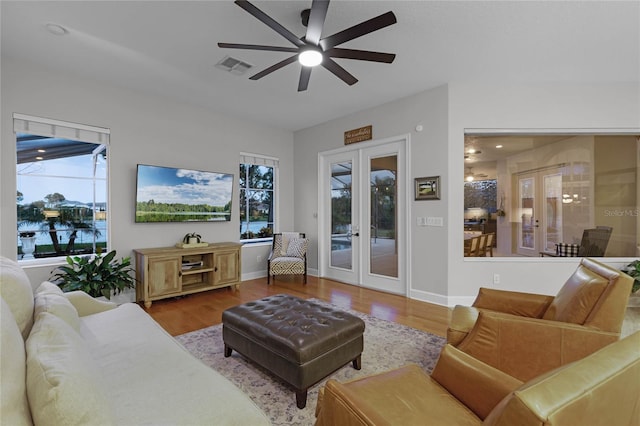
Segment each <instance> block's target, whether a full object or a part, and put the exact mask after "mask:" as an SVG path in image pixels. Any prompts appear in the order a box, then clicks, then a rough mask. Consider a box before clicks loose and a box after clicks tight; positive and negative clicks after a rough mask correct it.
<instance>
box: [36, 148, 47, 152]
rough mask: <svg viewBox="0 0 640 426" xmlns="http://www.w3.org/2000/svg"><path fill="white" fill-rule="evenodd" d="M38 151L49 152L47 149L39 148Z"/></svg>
mask: <svg viewBox="0 0 640 426" xmlns="http://www.w3.org/2000/svg"><path fill="white" fill-rule="evenodd" d="M38 152H47V150H46V149H39V150H38Z"/></svg>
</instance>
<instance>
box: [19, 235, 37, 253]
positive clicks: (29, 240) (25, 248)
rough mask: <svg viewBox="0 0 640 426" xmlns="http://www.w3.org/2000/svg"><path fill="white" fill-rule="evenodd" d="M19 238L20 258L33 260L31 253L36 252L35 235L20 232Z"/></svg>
mask: <svg viewBox="0 0 640 426" xmlns="http://www.w3.org/2000/svg"><path fill="white" fill-rule="evenodd" d="M19 236H20V243H21V245H22V258H23V259H33V258H34V257H33V252H34V251H35V250H36V233H35V232H33V231H21V232H20V234H19Z"/></svg>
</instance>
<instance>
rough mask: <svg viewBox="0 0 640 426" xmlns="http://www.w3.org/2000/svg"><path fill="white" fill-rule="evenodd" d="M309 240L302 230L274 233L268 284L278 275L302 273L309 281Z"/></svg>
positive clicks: (268, 261) (268, 264)
mask: <svg viewBox="0 0 640 426" xmlns="http://www.w3.org/2000/svg"><path fill="white" fill-rule="evenodd" d="M308 245H309V240H308V239H307V238H305V234H303V233H301V232H282V233H279V234H273V245H272V247H271V253H269V258H268V259H267V284H270V283H271V277H272V276H273V279H274V280H275V276H276V275H302V276H303V280H304V283H305V284H306V283H307V246H308Z"/></svg>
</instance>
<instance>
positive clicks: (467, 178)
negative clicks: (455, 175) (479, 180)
mask: <svg viewBox="0 0 640 426" xmlns="http://www.w3.org/2000/svg"><path fill="white" fill-rule="evenodd" d="M464 180H466V181H467V182H473V175H467V177H466V178H464Z"/></svg>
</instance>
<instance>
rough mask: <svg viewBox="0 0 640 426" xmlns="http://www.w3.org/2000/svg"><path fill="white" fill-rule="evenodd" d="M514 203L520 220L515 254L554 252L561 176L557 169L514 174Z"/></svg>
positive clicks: (559, 222) (558, 232)
mask: <svg viewBox="0 0 640 426" xmlns="http://www.w3.org/2000/svg"><path fill="white" fill-rule="evenodd" d="M516 190H517V198H516V199H517V200H518V208H519V212H520V217H519V221H518V233H517V253H518V254H520V255H523V256H539V253H540V252H543V251H545V252H554V250H555V244H556V243H559V242H562V228H563V223H562V203H563V191H562V173H561V170H560V169H559V168H555V167H554V168H546V169H545V170H543V171H535V172H527V173H520V174H518V175H517V185H516Z"/></svg>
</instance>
